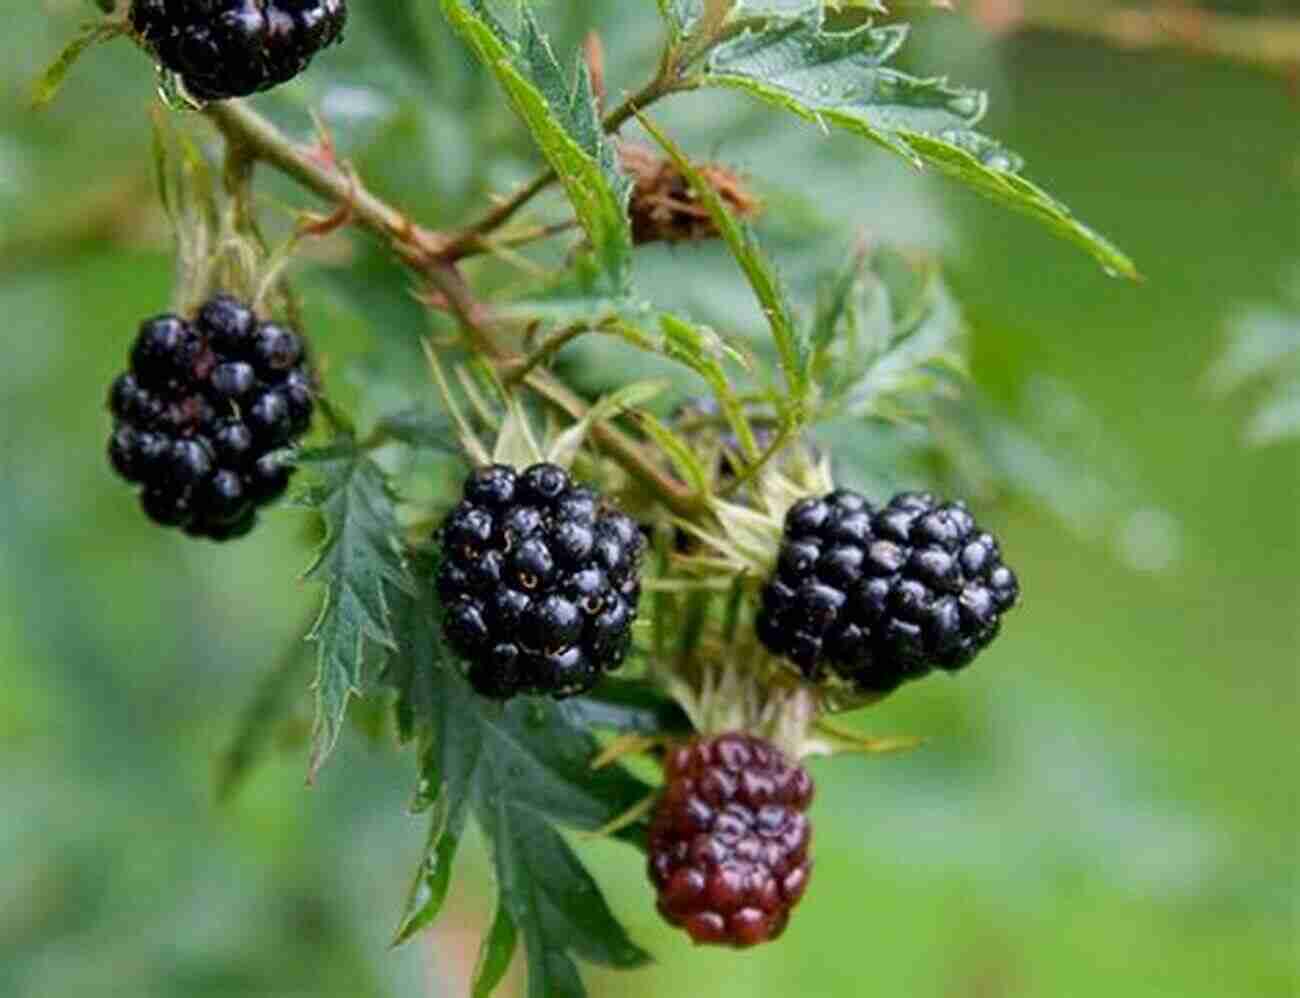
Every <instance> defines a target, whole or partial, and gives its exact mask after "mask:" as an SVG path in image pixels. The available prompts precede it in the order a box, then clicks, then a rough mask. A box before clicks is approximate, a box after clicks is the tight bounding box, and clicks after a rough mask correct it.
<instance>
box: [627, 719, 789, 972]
mask: <svg viewBox="0 0 1300 998" xmlns="http://www.w3.org/2000/svg"><path fill="white" fill-rule="evenodd" d="M664 784H665V785H664V791H663V795H662V797H661V798H660V799H659V802H658V804H657V805H656V807H655V811H654V817H653V819H652V820H651V823H650V831H649V838H648V841H649V847H650V848H649V871H650V880H651V882H652V883H653V884H654V886H655V890H656V891H658V894H659V912H660V914H662V915H663V917H664V918H665V919H667V920H668V922H670V923H671V924H673V925H676V926H680V927H681V928H682V929H684V930H685V931H686V932H687V934H689V935H690V937H691V939H692V940H694V941H695V942H697V943H709V944H715V945H728V946H735V947H738V948H745V947H749V946H755V945H757V944H758V943H765V942H771V941H772V940H774V939H777V938H779V937H780V935H781V934H782V933H783V932H784V931H785V927H786V923H787V922H788V921H789V919H790V912H791V911H792V910H793V909H794V907H795V905H797V904H798V903H799V899H800V898H802V897H803V893H804V891H805V890H806V889H807V887H808V880H809V878H810V877H811V875H812V859H811V857H810V855H809V845H810V842H811V839H812V826H811V825H810V824H809V822H808V818H807V816H806V815H805V814H804V812H805V811H807V810H808V806H809V805H810V804H811V803H812V797H813V781H812V777H810V776H809V775H808V771H807V770H806V769H804V768H803V767H802V766H800V765H798V764H796V763H792V762H790V761H789V760H788V759H786V758H785V756H784V755H782V753H781V751H780V750H779V749H778V748H776V747H775V746H773V745H771V744H769V743H768V742H766V741H764V740H763V739H761V738H758V737H755V736H753V735H749V734H746V733H744V732H731V733H727V734H723V735H718V736H715V737H712V738H699V739H696V740H695V741H693V742H691V743H689V744H687V745H684V746H681V747H679V748H676V749H674V750H673V751H672V752H670V753H669V754H668V758H667V761H666V762H665V764H664Z"/></svg>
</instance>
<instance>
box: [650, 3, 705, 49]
mask: <svg viewBox="0 0 1300 998" xmlns="http://www.w3.org/2000/svg"><path fill="white" fill-rule="evenodd" d="M658 3H659V13H660V15H661V16H662V17H663V19H664V20H665V21H666V22H667V23H668V30H669V32H670V33H671V35H672V40H673V41H674V42H677V41H680V40H681V39H683V38H685V37H686V36H687V35H689V34H690V33H691V31H692V30H693V29H694V28H695V25H696V24H698V23H699V20H700V18H701V17H703V16H704V0H658Z"/></svg>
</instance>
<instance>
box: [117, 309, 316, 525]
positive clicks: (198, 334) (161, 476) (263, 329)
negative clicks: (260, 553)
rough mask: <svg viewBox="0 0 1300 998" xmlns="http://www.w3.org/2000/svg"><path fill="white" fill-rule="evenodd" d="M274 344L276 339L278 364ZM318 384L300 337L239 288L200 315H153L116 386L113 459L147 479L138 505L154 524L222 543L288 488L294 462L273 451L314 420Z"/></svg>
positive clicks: (140, 480) (136, 479) (134, 476)
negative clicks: (267, 319) (257, 311)
mask: <svg viewBox="0 0 1300 998" xmlns="http://www.w3.org/2000/svg"><path fill="white" fill-rule="evenodd" d="M268 330H270V331H271V332H270V333H268ZM286 337H292V341H291V342H290V341H289V340H287V339H286ZM268 340H270V341H273V342H274V343H276V344H277V349H276V351H275V355H274V362H273V363H268V361H267V351H266V350H265V348H264V344H265V343H266V342H267V341H268ZM286 344H289V345H288V346H286ZM290 361H291V363H290ZM286 364H287V365H288V366H286ZM311 385H312V375H311V372H310V370H309V368H308V367H307V364H306V361H305V360H304V358H303V348H302V343H301V341H300V340H299V339H298V338H297V336H296V334H292V333H287V331H285V330H283V329H282V327H279V326H276V325H274V324H272V323H259V322H258V319H257V316H256V315H254V314H253V311H252V310H251V309H250V308H249V307H248V306H247V305H245V304H243V303H242V302H239V301H238V300H236V299H234V298H232V297H230V296H229V295H217V296H216V297H214V298H212V299H211V300H209V301H208V302H206V303H205V304H204V305H203V306H202V307H201V308H200V309H199V313H198V317H197V318H196V319H195V320H193V321H192V322H191V321H188V320H186V319H184V318H182V317H180V316H175V315H165V316H160V317H158V318H155V319H150V320H148V321H147V322H145V323H144V324H143V325H142V326H141V327H140V332H139V334H138V335H137V337H136V340H135V343H134V345H133V346H132V349H131V370H129V371H127V372H125V373H124V374H122V375H120V376H119V377H118V378H117V379H116V380H115V381H114V382H113V386H112V388H111V389H110V390H109V397H108V407H109V410H110V412H112V414H113V419H114V425H113V432H112V435H111V436H110V438H109V443H108V455H109V460H110V462H111V464H112V466H113V468H114V470H115V471H116V472H117V473H118V474H119V475H120V476H121V477H122V478H124V479H126V480H127V481H128V482H131V483H132V484H137V485H141V486H143V488H142V490H141V497H140V502H141V505H142V506H143V508H144V510H145V512H146V513H147V514H148V516H149V517H150V518H151V519H153V520H154V521H155V522H157V523H161V524H164V525H165V526H174V527H181V528H182V529H184V530H185V532H186V533H188V534H192V535H195V536H200V537H208V538H210V539H212V540H231V539H233V538H235V537H242V536H243V535H244V534H246V533H248V531H249V530H251V529H252V528H253V525H254V523H255V522H256V519H257V508H258V507H259V506H264V505H266V504H267V503H268V502H270V501H272V500H273V499H276V498H278V497H279V496H280V495H282V494H283V493H284V490H285V488H286V487H287V486H288V484H289V476H290V474H291V469H289V468H287V467H283V466H282V465H280V464H279V463H278V462H277V461H276V460H275V459H274V458H273V456H272V452H273V451H274V450H276V449H278V448H279V447H281V446H283V445H284V444H286V443H289V442H291V441H292V440H293V439H295V438H296V437H298V436H300V435H301V434H302V433H303V432H304V431H305V430H306V429H307V427H308V425H309V424H310V422H311V414H312V409H313V408H314V405H315V403H314V401H313V398H312V389H311Z"/></svg>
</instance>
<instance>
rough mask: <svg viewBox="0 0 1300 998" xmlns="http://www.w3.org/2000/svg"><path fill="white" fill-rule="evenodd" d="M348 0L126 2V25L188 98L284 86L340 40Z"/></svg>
mask: <svg viewBox="0 0 1300 998" xmlns="http://www.w3.org/2000/svg"><path fill="white" fill-rule="evenodd" d="M347 16H348V9H347V0H181V2H178V0H131V9H130V19H131V27H132V28H133V29H134V30H135V31H136V33H137V34H138V35H139V36H140V38H141V39H142V40H143V41H144V43H145V44H146V45H147V46H149V48H150V49H151V50H152V51H153V52H154V54H155V55H156V56H157V58H158V61H159V62H161V63H162V65H163V66H164V68H166V69H169V70H171V71H172V72H173V73H175V74H177V75H178V76H179V77H180V78H181V81H182V82H183V83H184V84H185V89H186V91H188V93H189V94H190V96H191V97H195V98H197V99H198V100H204V101H209V100H225V99H226V98H229V97H247V96H248V95H249V94H254V93H257V92H258V91H259V90H267V89H269V88H271V87H274V86H278V85H279V84H281V83H287V82H288V81H289V80H292V79H293V78H294V77H295V76H297V75H298V74H299V73H301V72H302V71H303V70H304V69H306V68H307V65H308V63H310V62H311V60H312V57H313V56H315V55H316V53H317V52H319V51H320V50H321V49H323V48H325V47H326V46H328V45H332V44H333V43H334V42H336V41H338V40H339V39H340V38H341V37H342V35H343V25H344V23H345V22H346V21H347Z"/></svg>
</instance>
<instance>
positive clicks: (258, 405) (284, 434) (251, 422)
mask: <svg viewBox="0 0 1300 998" xmlns="http://www.w3.org/2000/svg"><path fill="white" fill-rule="evenodd" d="M244 422H246V423H247V424H248V428H249V429H250V430H252V431H253V439H255V440H256V441H257V442H258V443H259V444H260V445H261V446H262V447H264V448H267V449H271V448H274V447H279V446H281V445H282V444H285V443H287V442H288V440H289V437H290V434H291V433H292V432H293V428H292V425H291V419H290V417H289V403H288V401H287V400H286V399H285V397H284V396H283V395H281V394H280V393H279V392H277V391H265V392H262V394H260V395H258V396H257V397H256V398H255V399H254V400H253V402H252V404H251V405H250V406H249V407H248V411H247V412H245V413H244Z"/></svg>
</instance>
